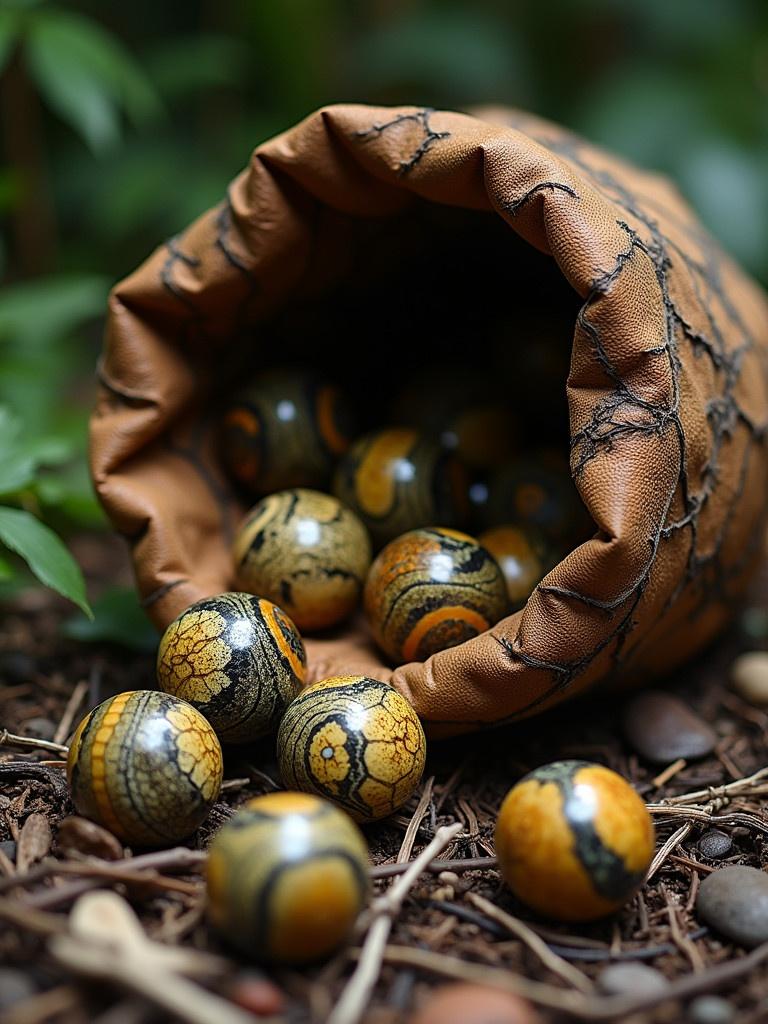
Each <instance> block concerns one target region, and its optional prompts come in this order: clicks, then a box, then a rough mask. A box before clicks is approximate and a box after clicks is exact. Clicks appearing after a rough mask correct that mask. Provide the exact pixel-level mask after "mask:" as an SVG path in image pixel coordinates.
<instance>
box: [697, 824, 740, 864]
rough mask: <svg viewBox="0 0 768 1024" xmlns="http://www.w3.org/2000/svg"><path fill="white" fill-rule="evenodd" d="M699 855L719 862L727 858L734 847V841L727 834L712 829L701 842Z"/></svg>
mask: <svg viewBox="0 0 768 1024" xmlns="http://www.w3.org/2000/svg"><path fill="white" fill-rule="evenodd" d="M698 845H699V853H700V854H702V856H704V857H707V858H709V860H719V859H720V858H721V857H725V856H727V855H728V854H729V853H730V852H731V849H732V847H733V840H732V839H731V837H730V836H729V835H728V833H727V832H721V831H720V830H719V829H716V828H711V829H709V830H708V831H707V832H705V833H704V835H703V836H702V837H701V839H700V840H699V844H698Z"/></svg>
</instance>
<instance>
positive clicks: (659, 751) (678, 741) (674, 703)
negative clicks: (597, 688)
mask: <svg viewBox="0 0 768 1024" xmlns="http://www.w3.org/2000/svg"><path fill="white" fill-rule="evenodd" d="M623 724H624V733H625V735H626V737H627V739H628V740H629V742H630V743H631V744H632V746H633V747H634V748H635V750H636V751H637V752H638V754H640V755H641V756H642V757H644V758H645V759H646V760H647V761H651V762H653V763H654V764H669V763H670V762H671V761H676V760H677V759H678V758H679V757H683V758H685V760H686V761H690V760H695V759H696V758H699V757H705V756H706V755H707V754H711V753H712V751H713V750H714V749H715V743H716V742H717V737H716V735H715V732H714V730H713V729H712V728H711V727H710V726H709V725H707V723H706V722H705V721H704V720H703V719H702V718H699V716H698V715H697V714H695V713H694V712H693V711H692V710H691V709H690V708H689V707H688V706H687V705H686V704H684V703H683V702H682V701H681V700H680V699H679V697H675V696H673V695H672V694H671V693H664V692H663V691H661V690H646V691H645V692H644V693H641V694H639V695H638V696H637V697H635V698H634V699H633V700H631V701H630V702H629V703H628V704H627V706H626V707H625V709H624V715H623Z"/></svg>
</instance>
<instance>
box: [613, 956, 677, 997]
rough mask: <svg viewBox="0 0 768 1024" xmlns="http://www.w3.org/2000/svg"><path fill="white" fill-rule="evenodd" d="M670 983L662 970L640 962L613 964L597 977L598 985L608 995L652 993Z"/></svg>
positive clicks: (659, 990)
mask: <svg viewBox="0 0 768 1024" xmlns="http://www.w3.org/2000/svg"><path fill="white" fill-rule="evenodd" d="M668 985H669V982H668V981H667V979H666V978H665V977H664V975H663V974H662V973H661V971H657V970H656V969H655V968H654V967H648V965H647V964H639V963H618V964H611V965H610V966H608V967H606V968H605V969H604V970H603V971H601V972H600V975H599V977H598V979H597V987H598V988H599V989H600V991H601V992H604V993H605V994H606V995H607V996H643V995H651V994H652V993H654V992H661V991H662V990H663V989H665V988H666V987H667V986H668Z"/></svg>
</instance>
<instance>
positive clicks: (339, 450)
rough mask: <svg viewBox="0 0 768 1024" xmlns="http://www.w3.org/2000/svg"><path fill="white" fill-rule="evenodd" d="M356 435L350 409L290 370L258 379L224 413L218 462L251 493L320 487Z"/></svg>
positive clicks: (335, 394) (336, 394) (333, 392)
mask: <svg viewBox="0 0 768 1024" xmlns="http://www.w3.org/2000/svg"><path fill="white" fill-rule="evenodd" d="M354 434H355V430H354V424H353V418H352V415H351V411H350V408H349V404H348V403H347V402H346V401H345V399H344V397H343V395H342V394H341V392H340V391H339V390H338V388H336V387H334V386H333V385H331V384H328V383H326V382H324V381H321V380H318V379H317V378H316V377H314V376H313V375H311V374H308V373H304V372H301V371H299V370H293V369H279V370H270V371H267V372H266V373H263V374H261V375H260V376H259V377H258V378H257V379H256V380H255V381H254V382H253V384H251V385H250V387H248V388H246V389H245V390H244V391H243V393H242V394H241V395H239V396H238V397H237V398H236V399H235V401H234V402H232V404H231V405H230V406H229V408H228V409H227V410H226V411H225V413H224V416H223V419H222V423H221V428H220V435H219V447H220V452H221V458H222V461H223V463H224V465H225V467H226V468H227V470H228V472H229V473H230V475H231V476H232V477H233V478H234V479H235V480H236V481H238V482H239V483H240V484H241V485H242V486H243V487H244V488H246V489H247V490H248V491H249V492H250V493H252V494H268V493H269V492H270V491H277V490H282V489H283V488H286V487H322V486H324V485H325V484H327V483H328V481H329V479H330V476H331V473H332V471H333V467H334V465H335V464H336V461H337V459H338V458H339V457H340V456H341V455H343V454H344V453H345V452H346V451H347V449H348V448H349V446H350V444H351V442H352V439H353V437H354Z"/></svg>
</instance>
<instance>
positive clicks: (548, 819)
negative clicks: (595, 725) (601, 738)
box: [495, 761, 654, 921]
mask: <svg viewBox="0 0 768 1024" xmlns="http://www.w3.org/2000/svg"><path fill="white" fill-rule="evenodd" d="M495 838H496V853H497V855H498V858H499V869H500V871H501V873H502V875H503V876H504V878H505V880H506V881H507V883H508V885H509V886H510V888H511V889H512V891H513V892H514V893H515V895H516V896H517V897H518V898H519V899H520V900H522V901H523V902H524V903H527V904H528V906H530V907H532V908H533V909H534V910H537V911H538V912H539V913H541V914H545V915H546V916H548V917H552V918H555V919H559V920H563V921H589V920H592V919H594V918H598V917H604V916H605V915H606V914H610V913H612V912H613V911H615V910H618V909H619V907H621V906H622V905H623V904H624V903H626V901H627V900H628V899H629V898H630V897H631V896H632V895H633V894H634V893H635V891H636V890H637V889H638V888H639V886H640V885H641V883H642V881H643V878H644V877H645V873H646V871H647V869H648V866H649V864H650V862H651V858H652V856H653V851H654V828H653V822H652V821H651V817H650V815H649V813H648V811H647V810H646V807H645V804H644V803H643V801H642V800H641V799H640V797H639V796H638V795H637V793H636V792H635V791H634V789H633V788H632V787H631V786H630V784H629V783H628V782H627V781H626V780H625V779H623V778H622V777H621V776H620V775H618V774H617V773H616V772H613V771H611V770H610V769H609V768H604V767H603V766H602V765H597V764H590V763H588V762H586V761H556V762H555V763H553V764H548V765H545V766H544V767H542V768H538V769H536V770H535V771H533V772H531V773H530V774H529V775H526V776H525V778H524V779H522V780H521V781H520V782H518V783H517V785H516V786H513V788H512V789H511V790H510V791H509V793H508V794H507V796H506V798H505V800H504V802H503V803H502V805H501V810H500V811H499V817H498V820H497V823H496V837H495Z"/></svg>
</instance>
